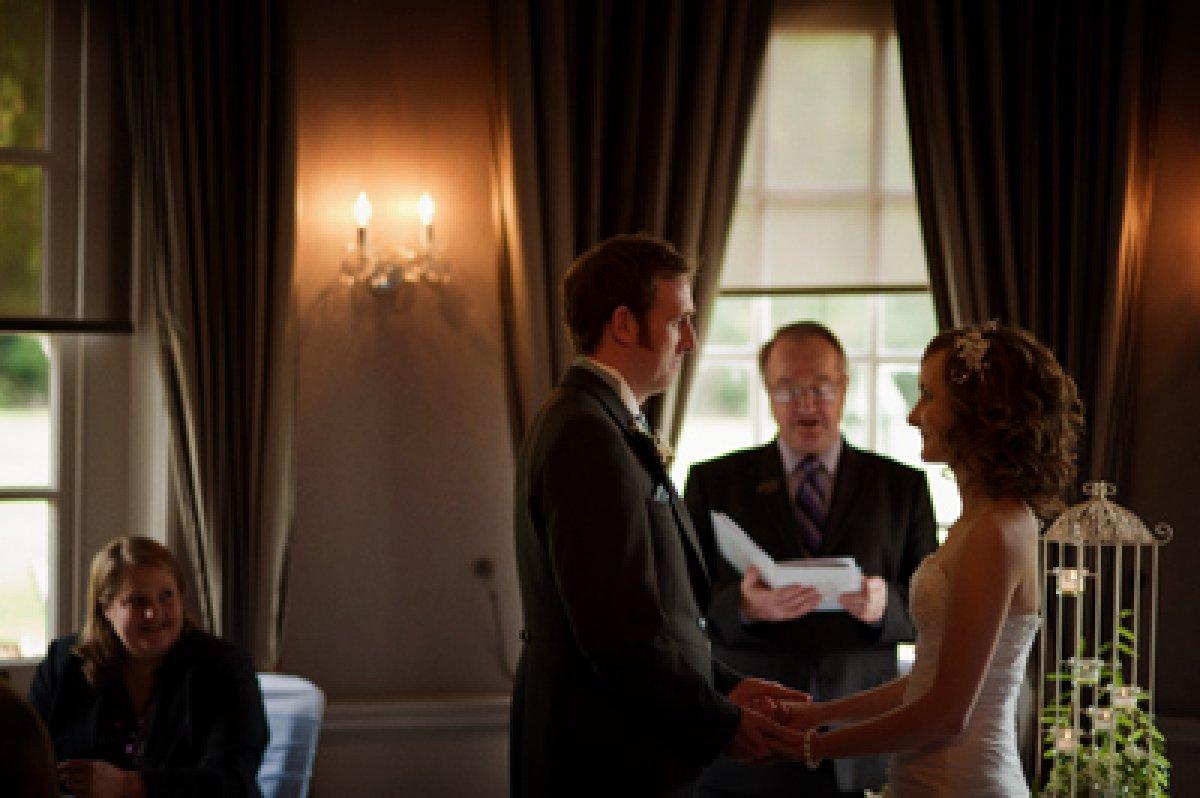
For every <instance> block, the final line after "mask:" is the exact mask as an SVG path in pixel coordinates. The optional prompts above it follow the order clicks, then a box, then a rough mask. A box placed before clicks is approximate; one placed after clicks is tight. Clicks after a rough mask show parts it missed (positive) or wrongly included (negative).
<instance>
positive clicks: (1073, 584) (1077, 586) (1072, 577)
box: [1054, 568, 1090, 596]
mask: <svg viewBox="0 0 1200 798" xmlns="http://www.w3.org/2000/svg"><path fill="white" fill-rule="evenodd" d="M1089 573H1090V572H1089V571H1088V570H1087V569H1086V568H1055V569H1054V574H1055V576H1057V577H1058V595H1060V596H1078V595H1079V594H1081V593H1083V579H1084V577H1086V576H1088V574H1089Z"/></svg>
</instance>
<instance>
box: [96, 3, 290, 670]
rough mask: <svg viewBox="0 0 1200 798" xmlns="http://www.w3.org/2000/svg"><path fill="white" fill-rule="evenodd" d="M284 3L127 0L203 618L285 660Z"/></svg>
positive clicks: (137, 159) (124, 8)
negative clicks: (282, 642) (282, 639)
mask: <svg viewBox="0 0 1200 798" xmlns="http://www.w3.org/2000/svg"><path fill="white" fill-rule="evenodd" d="M283 5H284V4H282V3H275V2H270V0H263V1H262V2H243V1H242V0H237V1H236V2H235V1H233V0H190V1H188V2H173V3H154V2H141V1H139V0H122V2H120V3H119V5H118V10H117V16H118V20H119V26H120V34H121V48H122V62H123V73H124V80H125V88H126V97H127V103H128V106H129V113H130V129H131V140H132V150H133V166H134V181H135V192H136V196H137V210H138V219H139V232H140V236H141V239H140V242H139V243H140V246H139V251H140V257H141V262H140V263H138V264H137V268H138V269H139V274H140V275H141V279H142V281H143V284H144V286H145V290H147V291H149V292H150V294H151V297H150V304H151V305H152V307H153V315H154V320H153V321H154V326H155V328H156V330H157V333H158V344H159V345H158V350H159V361H160V367H161V371H162V373H163V377H164V382H165V394H166V397H167V406H168V413H169V416H170V430H171V449H172V476H173V486H172V487H173V491H172V494H173V496H174V498H175V502H174V505H175V508H174V509H175V510H176V513H177V517H178V522H179V524H180V527H181V530H182V534H183V538H184V540H185V542H186V544H187V546H186V548H187V553H188V559H189V560H190V561H191V564H192V565H193V567H194V570H195V581H196V591H197V594H198V595H197V600H198V605H199V609H200V613H201V615H202V621H203V623H204V624H205V625H206V626H208V627H209V628H210V629H211V630H212V631H214V632H215V633H217V634H219V635H221V636H223V637H226V638H228V639H230V640H233V641H236V642H238V643H240V644H241V645H243V646H244V647H245V648H246V649H247V650H249V651H250V652H251V654H252V655H253V657H254V659H255V661H256V663H257V664H258V666H259V667H272V666H274V665H275V664H276V663H277V659H278V652H279V643H280V631H281V628H282V622H283V611H284V599H285V588H286V581H287V580H286V573H287V551H288V543H289V539H290V535H291V527H292V473H291V471H292V415H291V412H292V411H291V401H292V395H293V390H292V369H291V361H290V355H289V353H290V351H291V350H290V347H289V346H288V336H289V317H290V312H289V301H290V299H289V297H290V285H291V240H292V227H291V226H292V218H293V213H292V198H291V191H292V188H291V186H292V182H293V181H292V175H291V158H290V151H291V146H290V144H291V142H290V136H291V132H290V131H291V122H290V107H289V99H288V98H289V97H290V93H289V86H288V83H287V81H288V77H287V76H288V63H289V59H288V55H287V48H286V45H287V39H286V36H285V32H286V30H287V27H286V24H285V20H284V18H283V13H282V6H283Z"/></svg>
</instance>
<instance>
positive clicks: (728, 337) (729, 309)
mask: <svg viewBox="0 0 1200 798" xmlns="http://www.w3.org/2000/svg"><path fill="white" fill-rule="evenodd" d="M758 309H759V301H758V300H757V299H755V298H753V297H717V301H716V302H714V303H713V313H712V321H711V323H710V324H709V328H708V332H707V337H706V339H705V345H706V346H738V347H748V348H750V349H753V350H757V349H758V347H759V345H760V344H761V343H762V342H761V341H759V340H758V339H759V335H758V314H759V310H758Z"/></svg>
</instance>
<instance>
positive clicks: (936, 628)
mask: <svg viewBox="0 0 1200 798" xmlns="http://www.w3.org/2000/svg"><path fill="white" fill-rule="evenodd" d="M949 592H950V591H949V585H948V581H947V577H946V573H945V572H944V571H943V570H942V568H941V566H940V565H939V564H938V562H937V556H936V555H930V556H928V557H926V558H925V560H924V561H923V562H922V563H921V565H920V567H919V568H917V570H916V571H915V572H914V573H913V576H912V582H911V589H910V590H909V604H910V610H911V614H912V618H913V622H914V623H915V625H916V627H917V659H916V662H915V663H914V664H913V669H912V672H911V673H910V674H909V677H908V689H907V691H906V692H905V695H904V700H905V702H908V701H911V700H912V699H914V698H915V697H917V696H919V695H922V694H924V693H925V692H926V691H928V690H929V688H930V686H931V685H932V684H933V680H934V676H935V675H936V671H937V663H938V656H939V654H940V652H941V649H942V637H943V633H944V631H945V626H946V615H947V604H948V596H949ZM1040 625H1041V618H1040V616H1038V615H1009V616H1008V617H1007V618H1005V620H1004V626H1003V628H1002V629H1001V632H1000V641H999V642H998V643H997V645H996V651H995V653H994V654H993V655H992V661H991V662H990V663H989V664H988V670H987V675H986V676H985V677H984V682H983V688H982V689H981V690H980V693H979V700H978V701H976V702H975V708H974V710H972V712H971V718H970V720H969V721H968V722H967V728H966V730H965V731H964V732H963V733H962V734H960V735H957V736H955V737H953V738H951V739H950V740H947V741H944V742H940V743H936V744H930V745H926V746H923V747H921V748H915V749H912V750H909V751H904V752H901V753H898V754H896V755H894V756H893V757H892V761H891V766H890V767H889V769H888V786H887V789H886V790H885V791H884V795H885V796H887V798H917V797H918V796H919V797H920V798H929V797H931V796H956V798H958V797H959V796H974V797H976V798H1012V796H1028V795H1029V785H1028V784H1027V783H1026V781H1025V775H1024V773H1023V771H1022V770H1021V760H1020V757H1019V756H1018V754H1017V735H1016V731H1017V730H1016V725H1017V724H1016V717H1017V697H1018V694H1019V693H1020V690H1021V682H1022V680H1023V679H1024V676H1025V663H1026V660H1027V659H1028V658H1029V650H1030V648H1032V646H1033V638H1034V636H1035V635H1036V634H1037V630H1038V627H1039V626H1040Z"/></svg>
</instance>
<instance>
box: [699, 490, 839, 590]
mask: <svg viewBox="0 0 1200 798" xmlns="http://www.w3.org/2000/svg"><path fill="white" fill-rule="evenodd" d="M712 520H713V531H714V532H715V533H716V537H717V548H718V549H720V550H721V554H723V555H724V556H725V559H727V560H729V564H730V565H732V566H733V567H734V568H736V569H737V570H738V573H743V574H744V573H745V572H746V569H747V568H748V567H750V566H751V565H753V566H754V567H755V568H757V569H758V572H759V573H760V574H762V578H763V581H764V582H766V583H767V584H768V585H769V586H771V587H773V588H777V587H785V586H787V585H805V586H806V587H813V588H816V589H817V590H819V591H820V592H821V603H820V604H818V605H817V607H816V611H818V612H838V611H841V612H844V611H845V608H844V607H842V605H841V604H839V603H838V596H840V595H841V594H842V593H853V592H854V591H856V590H860V589H862V571H861V570H859V567H858V563H856V562H855V561H854V558H853V557H813V558H810V559H807V560H788V561H786V562H781V563H777V562H775V561H774V560H772V559H771V556H770V555H769V554H767V553H766V552H765V551H763V550H762V547H761V546H759V545H758V544H757V543H756V542H755V541H754V540H753V539H752V538H751V537H750V536H749V535H747V534H746V532H745V531H744V530H743V529H742V528H741V527H740V526H738V525H737V522H735V521H734V520H733V519H732V518H730V517H729V516H727V515H725V513H713V514H712Z"/></svg>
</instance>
